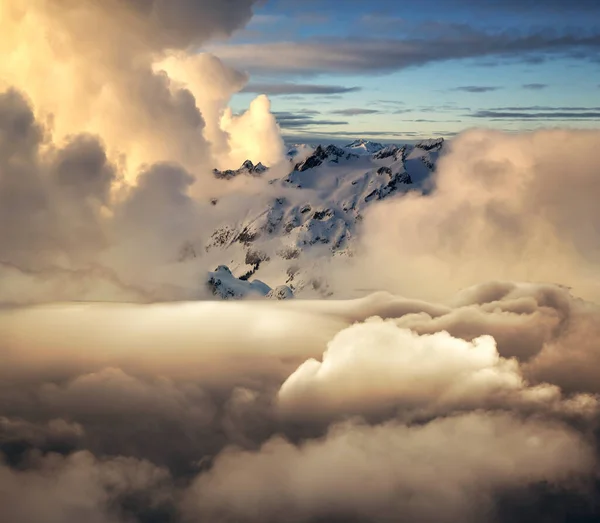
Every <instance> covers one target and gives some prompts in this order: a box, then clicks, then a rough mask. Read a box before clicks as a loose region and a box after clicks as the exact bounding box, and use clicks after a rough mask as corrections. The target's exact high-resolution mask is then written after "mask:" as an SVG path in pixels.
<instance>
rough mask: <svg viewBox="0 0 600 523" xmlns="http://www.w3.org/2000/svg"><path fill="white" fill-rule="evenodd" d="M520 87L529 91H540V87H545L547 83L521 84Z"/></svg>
mask: <svg viewBox="0 0 600 523" xmlns="http://www.w3.org/2000/svg"><path fill="white" fill-rule="evenodd" d="M521 87H522V88H523V89H529V90H530V91H541V90H542V89H546V88H547V87H548V84H523V85H522V86H521Z"/></svg>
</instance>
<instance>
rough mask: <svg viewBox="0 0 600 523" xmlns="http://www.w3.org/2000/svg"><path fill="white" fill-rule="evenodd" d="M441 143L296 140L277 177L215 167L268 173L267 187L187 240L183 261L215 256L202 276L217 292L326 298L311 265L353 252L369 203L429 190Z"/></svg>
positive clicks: (229, 174)
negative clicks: (197, 238) (206, 233)
mask: <svg viewBox="0 0 600 523" xmlns="http://www.w3.org/2000/svg"><path fill="white" fill-rule="evenodd" d="M444 145H445V143H444V140H443V139H442V138H439V139H432V140H426V141H422V142H420V143H417V144H411V145H408V144H405V145H383V144H380V143H375V142H371V141H367V140H356V141H354V142H352V143H350V144H348V145H346V146H345V147H338V146H335V145H318V146H316V147H312V146H307V145H302V144H296V145H292V146H290V147H289V149H288V153H287V156H288V162H289V169H284V174H283V175H281V176H280V175H279V174H273V173H270V172H269V169H268V168H267V167H265V166H263V165H262V164H260V163H259V164H257V165H254V164H253V163H252V162H250V161H249V160H248V161H246V162H244V163H243V165H242V166H241V167H240V168H239V169H237V170H227V171H219V170H217V169H215V170H214V171H213V175H214V176H215V177H216V178H219V179H225V180H232V179H234V178H237V177H244V176H252V177H256V176H269V187H270V189H271V192H270V193H269V194H267V195H263V197H259V198H254V199H253V200H252V202H251V204H250V205H249V208H248V210H247V212H246V213H245V214H244V216H243V217H242V218H241V219H240V218H239V217H238V218H233V217H231V216H230V215H228V214H227V213H225V214H224V216H223V219H222V220H220V222H219V223H218V225H217V226H216V227H215V229H214V231H213V232H212V234H211V235H210V238H209V239H208V241H207V242H206V243H205V244H204V245H193V244H186V245H185V246H184V247H183V248H182V251H181V256H180V259H181V261H186V260H188V259H190V258H192V257H195V256H196V255H198V254H199V253H200V252H201V251H205V252H206V253H211V255H212V256H211V258H212V257H215V256H216V258H218V259H220V260H221V261H220V264H219V266H218V267H217V268H216V269H215V270H214V271H213V272H211V273H209V274H208V276H207V282H206V283H207V285H208V286H209V287H210V289H211V290H212V292H213V294H214V295H215V296H217V297H220V298H224V299H235V298H241V297H247V296H257V297H260V296H264V297H270V298H277V299H286V298H291V297H293V296H295V295H296V296H315V295H318V296H327V295H328V289H327V282H326V281H323V280H322V279H321V278H319V276H318V272H319V271H317V270H313V269H314V268H316V267H318V265H319V263H320V262H322V260H324V259H325V258H326V257H331V256H351V255H352V250H353V243H354V240H355V238H356V236H357V231H358V230H359V228H360V223H361V221H362V218H363V215H364V213H365V211H366V210H367V209H368V208H369V207H370V206H371V205H377V202H380V201H382V200H386V199H389V198H396V197H401V196H402V195H403V194H405V193H407V192H409V191H420V192H427V191H428V190H430V188H431V185H432V180H431V173H432V172H433V171H434V170H435V166H436V163H437V160H438V157H439V155H440V153H441V152H442V151H443V149H444ZM278 172H279V171H278ZM211 203H212V205H213V206H215V210H218V207H219V205H221V201H220V200H219V199H213V200H212V202H211ZM265 282H267V283H268V284H267V283H265Z"/></svg>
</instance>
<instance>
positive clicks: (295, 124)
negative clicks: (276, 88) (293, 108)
mask: <svg viewBox="0 0 600 523" xmlns="http://www.w3.org/2000/svg"><path fill="white" fill-rule="evenodd" d="M319 114H320V113H319V112H318V111H310V110H309V111H306V110H304V111H299V112H298V113H292V112H288V111H282V112H276V113H275V117H276V118H277V122H278V124H279V125H280V126H281V128H282V129H294V128H297V129H303V128H312V127H313V126H320V125H324V126H329V125H346V124H347V123H348V122H345V121H340V120H324V119H321V118H316V116H317V115H319Z"/></svg>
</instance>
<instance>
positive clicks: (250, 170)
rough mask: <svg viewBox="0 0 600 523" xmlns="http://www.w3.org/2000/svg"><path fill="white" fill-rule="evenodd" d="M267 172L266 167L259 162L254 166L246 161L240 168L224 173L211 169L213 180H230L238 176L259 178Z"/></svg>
mask: <svg viewBox="0 0 600 523" xmlns="http://www.w3.org/2000/svg"><path fill="white" fill-rule="evenodd" d="M267 170H268V167H265V166H264V165H263V164H262V163H260V162H259V163H257V164H256V165H254V164H253V163H252V162H251V161H250V160H246V161H245V162H244V163H243V164H242V166H241V167H240V168H239V169H236V170H232V169H227V170H225V171H219V169H213V175H214V177H215V178H219V179H225V180H230V179H231V178H235V177H236V176H240V175H246V176H260V175H261V174H263V173H264V172H265V171H267Z"/></svg>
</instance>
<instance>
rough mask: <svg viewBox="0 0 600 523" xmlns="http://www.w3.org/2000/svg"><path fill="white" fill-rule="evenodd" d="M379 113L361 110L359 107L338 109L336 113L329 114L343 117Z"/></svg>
mask: <svg viewBox="0 0 600 523" xmlns="http://www.w3.org/2000/svg"><path fill="white" fill-rule="evenodd" d="M379 112H381V111H378V110H377V109H362V108H360V107H351V108H348V109H338V110H336V111H331V114H340V115H343V116H360V115H365V114H377V113H379Z"/></svg>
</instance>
